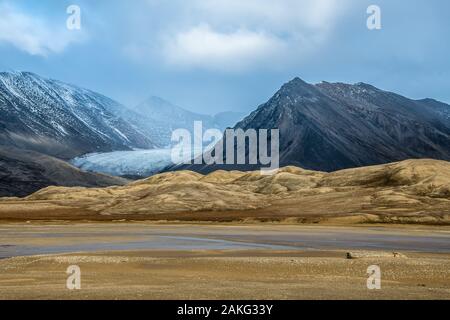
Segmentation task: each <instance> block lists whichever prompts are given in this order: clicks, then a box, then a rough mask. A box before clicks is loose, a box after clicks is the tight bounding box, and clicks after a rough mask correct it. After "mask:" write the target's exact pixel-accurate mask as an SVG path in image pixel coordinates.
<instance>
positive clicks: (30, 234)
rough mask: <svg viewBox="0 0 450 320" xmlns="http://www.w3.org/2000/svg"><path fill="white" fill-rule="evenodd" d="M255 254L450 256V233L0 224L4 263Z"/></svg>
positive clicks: (377, 229) (379, 229) (437, 230)
mask: <svg viewBox="0 0 450 320" xmlns="http://www.w3.org/2000/svg"><path fill="white" fill-rule="evenodd" d="M250 249H251V250H255V249H263V250H350V249H353V250H354V249H361V250H363V249H367V250H386V251H400V252H402V251H403V252H404V251H416V252H435V253H450V229H448V228H425V227H424V228H419V227H418V228H407V229H405V228H383V227H364V228H363V227H322V226H281V225H264V226H253V225H248V226H216V225H214V226H213V225H156V224H125V223H114V224H113V223H111V224H75V225H74V224H72V225H69V224H66V225H50V224H46V225H43V224H41V225H30V224H10V225H0V259H3V258H8V257H14V256H25V255H38V254H53V253H73V252H94V251H115V250H250Z"/></svg>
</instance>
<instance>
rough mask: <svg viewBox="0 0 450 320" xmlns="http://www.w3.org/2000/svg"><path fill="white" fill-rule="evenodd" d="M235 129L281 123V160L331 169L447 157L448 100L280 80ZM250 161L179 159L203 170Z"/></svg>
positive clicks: (271, 126)
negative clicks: (193, 161) (196, 162)
mask: <svg viewBox="0 0 450 320" xmlns="http://www.w3.org/2000/svg"><path fill="white" fill-rule="evenodd" d="M234 128H235V129H243V130H248V129H279V130H280V165H281V166H289V165H294V166H299V167H302V168H305V169H311V170H319V171H327V172H332V171H336V170H341V169H347V168H353V167H362V166H369V165H377V164H383V163H389V162H396V161H402V160H406V159H419V158H433V159H438V160H447V161H448V160H450V147H449V146H450V106H449V105H447V104H445V103H442V102H438V101H436V100H432V99H422V100H413V99H408V98H406V97H403V96H401V95H398V94H396V93H392V92H388V91H384V90H381V89H378V88H376V87H374V86H372V85H369V84H365V83H357V84H353V85H351V84H344V83H329V82H322V83H319V84H315V85H314V84H309V83H307V82H305V81H303V80H302V79H300V78H298V77H296V78H294V79H293V80H291V81H289V82H287V83H286V84H284V85H283V86H282V87H281V88H280V89H279V90H278V91H277V92H276V93H275V94H274V95H273V96H272V97H271V98H270V99H269V100H268V101H267V102H266V103H264V104H262V105H260V106H259V107H258V108H257V109H256V110H255V111H253V112H252V113H251V114H250V115H249V116H248V117H246V118H245V119H243V120H242V121H240V122H239V123H238V124H237V125H236V126H235V127H234ZM258 168H259V166H255V165H244V166H236V165H231V166H229V165H210V166H207V165H184V166H178V167H175V168H172V169H175V170H178V169H187V170H194V171H198V172H202V173H207V172H212V171H214V170H218V169H223V170H257V169H258Z"/></svg>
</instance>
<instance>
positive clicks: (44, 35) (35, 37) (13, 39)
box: [0, 3, 80, 56]
mask: <svg viewBox="0 0 450 320" xmlns="http://www.w3.org/2000/svg"><path fill="white" fill-rule="evenodd" d="M0 13H1V18H0V43H8V44H11V45H13V46H15V47H16V48H18V49H19V50H21V51H24V52H27V53H29V54H31V55H39V56H48V55H49V54H51V53H61V52H63V51H64V49H65V48H66V47H67V46H68V45H70V44H71V43H73V42H78V41H80V37H75V35H74V34H73V33H71V32H70V31H69V30H67V29H66V27H65V25H62V26H60V27H55V26H50V25H49V24H48V23H47V22H46V21H45V20H42V19H40V18H37V17H34V16H31V15H27V14H26V13H23V12H21V11H19V10H17V9H16V8H14V7H13V6H11V5H9V4H6V3H2V4H0Z"/></svg>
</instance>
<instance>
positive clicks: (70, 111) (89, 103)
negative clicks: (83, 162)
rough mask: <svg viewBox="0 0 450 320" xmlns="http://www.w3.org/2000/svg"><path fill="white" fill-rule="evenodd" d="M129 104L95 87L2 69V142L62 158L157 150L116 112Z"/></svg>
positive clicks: (0, 136)
mask: <svg viewBox="0 0 450 320" xmlns="http://www.w3.org/2000/svg"><path fill="white" fill-rule="evenodd" d="M118 110H123V111H122V112H124V113H125V112H126V111H124V110H126V109H125V107H123V106H122V105H120V104H119V103H117V102H115V101H113V100H111V99H109V98H107V97H105V96H103V95H101V94H98V93H95V92H93V91H90V90H86V89H82V88H78V87H76V86H73V85H69V84H65V83H63V82H60V81H56V80H50V79H45V78H43V77H40V76H38V75H36V74H33V73H29V72H12V73H10V72H3V73H0V145H3V146H14V147H17V148H20V149H29V150H35V151H38V152H41V153H44V154H47V155H51V156H56V157H59V158H62V159H70V158H73V157H76V156H79V155H82V154H86V153H90V152H108V151H114V150H130V149H132V148H146V149H149V148H153V147H154V146H155V144H154V143H153V142H152V141H151V138H150V137H149V136H148V135H147V134H146V133H144V132H142V131H140V130H139V129H138V128H137V127H135V126H134V125H132V124H131V123H129V122H128V121H126V120H124V119H123V118H121V117H118V116H117V115H116V112H117V111H118Z"/></svg>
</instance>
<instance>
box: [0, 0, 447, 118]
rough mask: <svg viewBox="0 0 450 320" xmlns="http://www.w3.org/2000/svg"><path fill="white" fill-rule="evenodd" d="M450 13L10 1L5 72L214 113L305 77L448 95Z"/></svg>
mask: <svg viewBox="0 0 450 320" xmlns="http://www.w3.org/2000/svg"><path fill="white" fill-rule="evenodd" d="M73 4H75V5H78V6H79V7H80V8H81V30H73V31H70V30H68V29H67V27H66V20H67V18H68V14H67V13H66V9H67V7H68V6H69V5H73ZM371 4H376V5H378V6H379V7H380V8H381V14H382V16H381V19H382V20H381V21H382V29H381V30H372V31H370V30H368V28H367V26H366V20H367V17H368V14H367V12H366V10H367V7H368V6H369V5H371ZM449 16H450V1H446V0H408V1H406V0H405V1H402V0H384V1H382V0H380V1H378V0H373V1H366V0H95V1H93V0H78V1H75V0H72V1H64V0H39V1H32V0H13V1H8V0H0V69H1V70H3V71H8V70H21V71H32V72H36V73H38V74H41V75H43V76H46V77H50V78H53V79H58V80H62V81H65V82H69V83H73V84H76V85H79V86H82V87H86V88H89V89H92V90H95V91H98V92H100V93H103V94H105V95H107V96H110V97H112V98H114V99H116V100H118V101H119V102H121V103H123V104H125V105H134V104H137V103H139V102H140V101H142V100H144V99H145V98H146V97H148V96H151V95H156V96H160V97H162V98H165V99H167V100H169V101H172V102H174V103H176V104H178V105H180V106H182V107H185V108H188V109H191V110H193V111H198V112H203V113H215V112H219V111H223V110H235V111H246V112H248V111H251V110H253V109H255V108H256V107H257V106H258V105H259V104H261V103H263V102H265V101H266V100H267V99H268V98H270V97H271V96H272V95H273V94H274V93H275V91H276V90H277V89H278V88H279V87H280V86H281V85H282V84H283V83H285V82H287V81H289V80H290V79H292V78H294V77H296V76H298V77H300V78H302V79H304V80H305V81H308V82H313V83H315V82H320V81H322V80H326V81H330V82H331V81H340V82H350V83H355V82H367V83H370V84H373V85H375V86H378V87H380V88H382V89H386V90H390V91H395V92H398V93H401V94H404V95H406V96H409V97H411V98H424V97H432V98H436V99H438V100H442V101H445V102H447V103H449V102H450V78H449V76H450V59H449V56H450V50H449V49H450V19H449V18H448V17H449Z"/></svg>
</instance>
